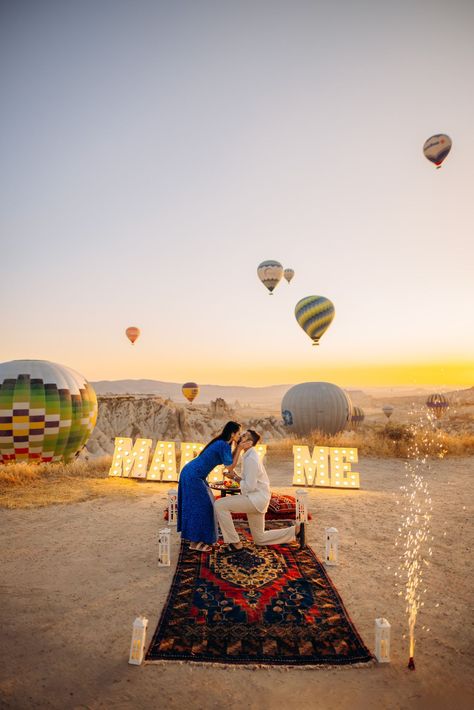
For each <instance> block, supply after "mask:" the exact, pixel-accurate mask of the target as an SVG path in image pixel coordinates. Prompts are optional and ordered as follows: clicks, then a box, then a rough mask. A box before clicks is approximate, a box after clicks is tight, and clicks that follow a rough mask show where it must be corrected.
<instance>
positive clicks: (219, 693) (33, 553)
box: [0, 458, 474, 710]
mask: <svg viewBox="0 0 474 710" xmlns="http://www.w3.org/2000/svg"><path fill="white" fill-rule="evenodd" d="M357 468H358V470H359V471H360V473H361V483H362V486H363V488H362V489H361V490H360V491H339V490H337V491H334V490H323V489H318V490H315V491H312V492H311V508H312V512H313V516H314V519H313V521H312V523H311V524H310V526H309V543H310V544H311V546H312V547H313V549H314V550H315V551H316V553H317V554H318V555H321V554H322V550H323V542H322V541H323V535H324V528H325V527H327V526H332V525H334V526H336V527H337V528H338V529H339V532H340V564H339V566H338V567H333V568H331V570H330V576H331V578H332V580H333V581H334V583H335V585H336V587H337V588H338V590H339V592H340V594H341V595H342V598H343V600H344V603H345V605H346V607H347V609H348V611H349V614H350V615H351V617H352V619H353V621H354V623H355V624H356V626H357V628H358V630H359V632H360V633H361V635H362V637H363V639H364V640H365V642H366V644H367V645H368V646H369V648H371V649H373V648H374V619H375V618H376V617H379V616H385V617H386V618H387V619H388V620H389V621H390V622H391V624H392V662H391V664H387V665H380V666H374V667H371V668H350V667H348V668H343V669H327V670H326V669H321V670H320V669H317V670H304V669H298V668H292V669H290V670H285V669H258V670H247V669H242V668H235V669H234V668H231V669H226V668H222V669H221V668H217V669H216V668H215V667H212V668H211V667H206V666H197V665H192V664H175V663H169V664H165V665H143V666H141V667H133V666H129V665H128V663H127V660H128V651H129V644H130V638H131V627H132V622H133V619H134V618H135V616H136V615H138V614H139V613H142V614H144V615H145V616H147V617H148V618H149V620H150V624H149V634H148V638H149V639H150V638H151V633H152V632H153V630H154V628H155V626H156V623H157V621H158V618H159V614H160V611H161V608H162V605H163V603H164V601H165V598H166V595H167V592H168V589H169V586H170V582H171V578H172V574H173V567H171V568H158V567H157V544H156V538H157V530H158V528H159V527H161V526H162V517H161V516H162V511H163V508H164V502H165V495H166V489H167V487H168V486H166V485H165V484H147V483H143V484H140V485H139V486H137V490H136V493H135V494H134V495H132V496H130V495H129V494H128V495H127V496H124V497H123V498H117V496H116V495H115V496H113V497H110V498H107V497H103V498H98V499H95V500H92V501H86V502H82V503H75V504H70V505H54V506H49V507H46V508H36V509H33V510H31V509H30V510H2V511H0V532H1V539H2V545H1V569H2V576H1V589H2V602H1V606H0V615H1V624H2V636H3V638H2V644H1V650H0V704H1V705H2V707H7V708H61V709H66V708H91V709H95V708H133V709H141V708H147V709H148V708H189V709H192V710H194V709H195V708H196V709H198V708H199V709H201V708H202V709H204V710H207V708H221V707H222V706H223V705H225V706H226V707H227V708H228V709H229V710H232V709H233V708H252V709H253V708H255V709H261V708H264V709H266V708H269V709H270V708H272V709H273V708H278V707H282V708H290V709H292V708H304V707H307V708H324V710H332V709H333V708H334V709H337V710H341V709H345V708H351V709H352V710H353V709H354V708H382V709H385V708H390V709H392V708H423V710H425V709H427V708H429V709H430V710H431V709H432V708H434V709H436V708H448V707H449V708H456V710H462V709H463V708H468V707H474V694H473V692H472V664H473V660H474V659H473V655H474V653H473V646H474V644H473V636H474V635H473V619H472V608H473V574H472V572H473V570H472V566H473V563H472V555H471V547H472V526H471V524H470V521H471V519H472V513H473V500H474V498H473V488H474V475H473V474H474V459H473V458H470V459H469V458H462V459H444V460H440V461H437V462H435V463H434V464H433V469H432V470H431V471H430V472H429V473H427V478H428V479H429V483H430V489H431V493H432V498H433V518H432V529H433V534H434V537H435V540H434V542H433V558H432V564H431V566H430V567H428V568H426V572H425V581H426V585H425V586H426V587H427V590H428V591H427V593H426V595H425V606H424V608H423V609H422V612H421V615H420V617H419V621H418V630H417V648H416V663H417V668H416V671H414V672H411V671H408V670H407V668H406V666H407V660H408V645H407V639H404V638H403V634H404V633H406V621H405V613H404V606H405V605H404V602H403V600H402V599H401V598H400V597H398V596H397V593H396V590H395V587H394V578H393V570H394V569H395V568H396V567H397V556H396V550H395V548H394V547H393V542H394V540H395V536H396V530H397V527H398V522H399V517H400V511H399V508H397V506H396V504H395V500H396V497H397V493H398V490H399V486H400V484H401V483H403V481H404V480H405V470H404V465H403V462H402V461H399V460H375V459H362V460H361V461H360V463H359V464H358V467H357ZM269 473H270V476H271V478H272V482H273V484H274V489H277V490H282V491H283V490H286V491H291V490H294V489H291V488H290V487H289V485H290V483H291V478H292V464H291V461H289V460H287V461H284V460H280V461H279V462H275V461H273V462H271V464H269ZM444 533H446V534H444ZM177 550H178V539H177V534H176V532H173V548H172V552H173V562H174V564H175V563H176V559H177ZM388 567H391V568H392V569H390V570H389V569H388ZM437 604H439V606H436V605H437ZM422 626H425V627H430V631H429V632H427V631H426V630H425V631H423V630H422Z"/></svg>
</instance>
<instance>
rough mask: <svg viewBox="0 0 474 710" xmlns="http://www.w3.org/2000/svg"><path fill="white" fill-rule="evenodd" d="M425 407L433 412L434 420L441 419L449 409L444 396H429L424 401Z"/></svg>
mask: <svg viewBox="0 0 474 710" xmlns="http://www.w3.org/2000/svg"><path fill="white" fill-rule="evenodd" d="M426 406H427V407H428V409H429V410H430V411H431V412H433V414H434V415H435V417H436V419H441V417H442V416H444V415H445V414H446V410H447V409H448V407H449V402H448V398H447V397H446V396H445V395H444V394H430V396H429V397H428V399H427V400H426Z"/></svg>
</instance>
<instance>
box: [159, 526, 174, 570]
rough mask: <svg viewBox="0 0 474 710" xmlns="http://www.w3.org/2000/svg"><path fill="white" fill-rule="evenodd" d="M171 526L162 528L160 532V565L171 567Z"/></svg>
mask: <svg viewBox="0 0 474 710" xmlns="http://www.w3.org/2000/svg"><path fill="white" fill-rule="evenodd" d="M170 535H171V530H170V529H169V528H162V529H161V530H160V532H159V533H158V567H169V566H170V564H171V550H170Z"/></svg>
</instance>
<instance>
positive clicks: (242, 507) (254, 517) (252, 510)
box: [214, 495, 296, 545]
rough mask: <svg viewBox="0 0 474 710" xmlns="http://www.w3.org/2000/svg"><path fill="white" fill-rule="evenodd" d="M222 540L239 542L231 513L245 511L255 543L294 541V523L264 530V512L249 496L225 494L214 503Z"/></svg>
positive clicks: (280, 543)
mask: <svg viewBox="0 0 474 710" xmlns="http://www.w3.org/2000/svg"><path fill="white" fill-rule="evenodd" d="M214 510H215V512H216V514H217V520H218V522H219V525H220V528H221V531H222V537H223V538H224V542H227V543H229V542H239V540H240V538H239V536H238V534H237V531H236V529H235V526H234V521H233V520H232V515H231V513H246V515H247V518H248V521H249V526H250V532H251V533H252V537H253V540H254V542H255V544H256V545H284V544H285V543H287V542H294V541H295V539H296V537H295V535H296V527H295V525H290V526H288V527H287V528H283V529H281V530H265V513H260V512H259V511H258V510H257V509H256V507H255V506H254V504H253V503H252V501H251V500H250V498H249V497H248V496H244V495H227V496H225V497H224V498H219V499H218V500H216V502H215V503H214Z"/></svg>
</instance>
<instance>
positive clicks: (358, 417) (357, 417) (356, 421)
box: [351, 406, 365, 429]
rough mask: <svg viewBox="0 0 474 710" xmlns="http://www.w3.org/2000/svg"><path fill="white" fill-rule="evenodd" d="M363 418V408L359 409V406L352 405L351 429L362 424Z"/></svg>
mask: <svg viewBox="0 0 474 710" xmlns="http://www.w3.org/2000/svg"><path fill="white" fill-rule="evenodd" d="M364 419H365V414H364V410H363V409H361V408H360V407H356V406H354V407H352V413H351V424H352V427H353V429H357V427H358V426H359V425H360V424H362V422H363V421H364Z"/></svg>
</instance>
